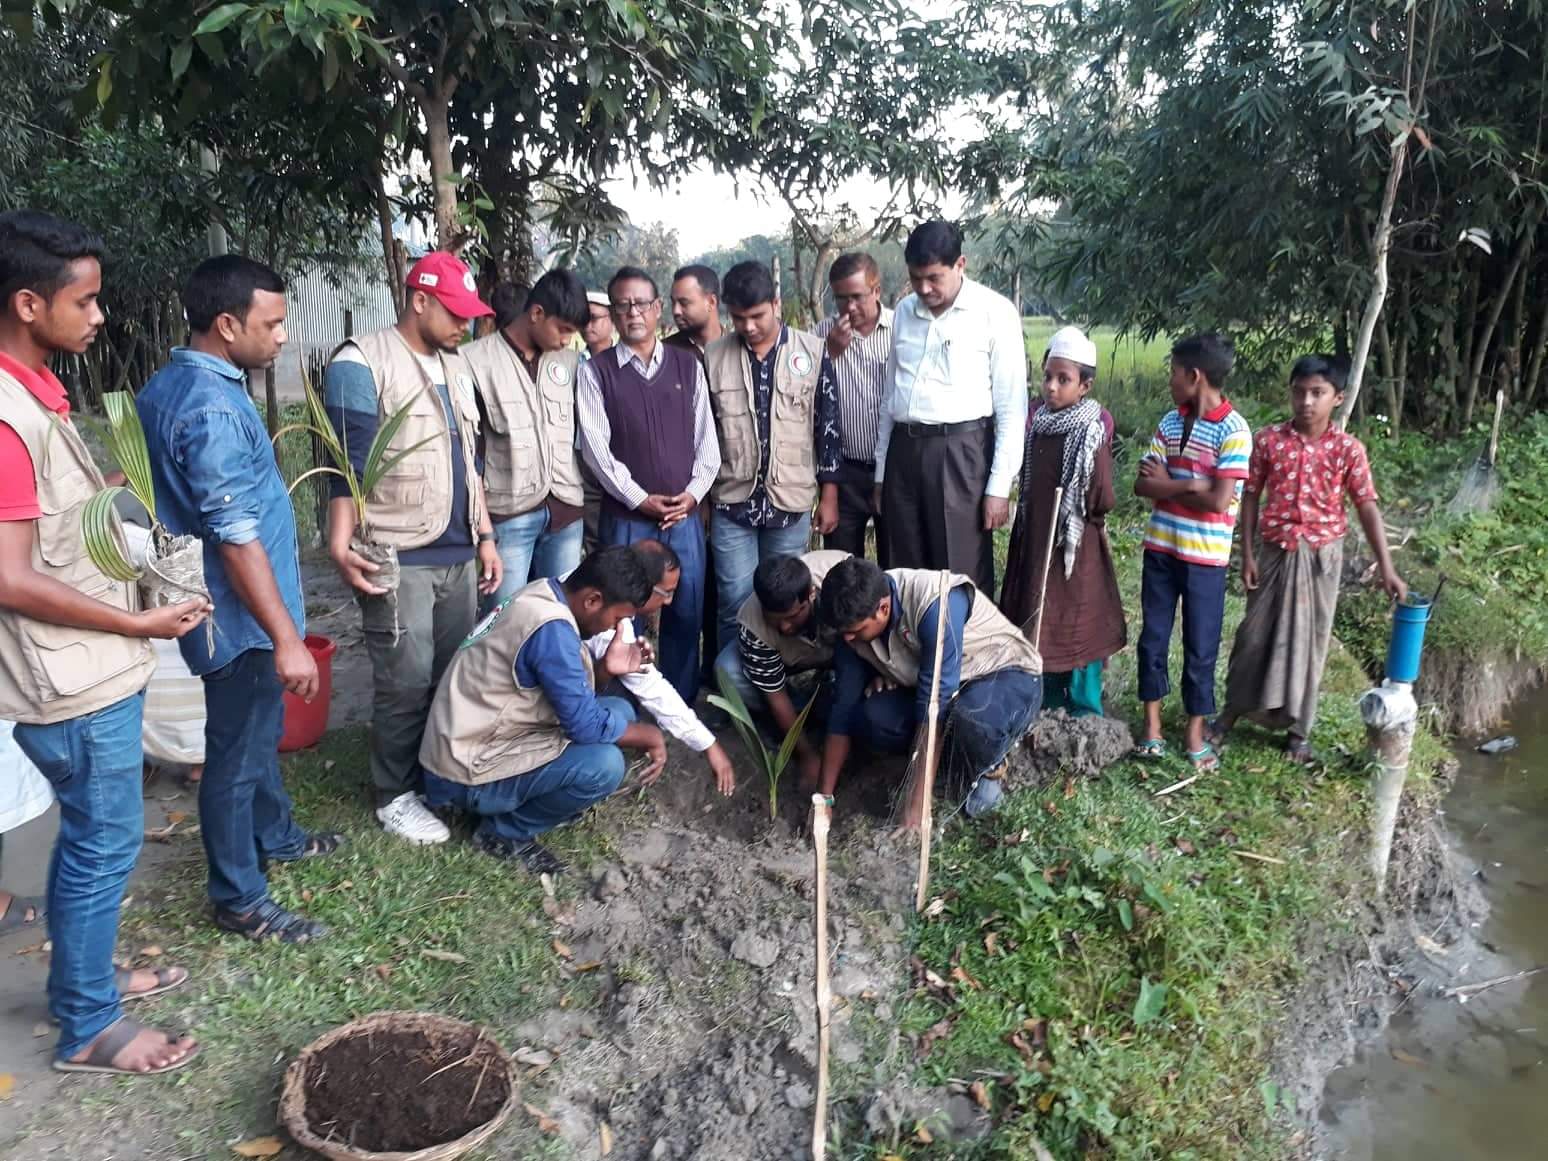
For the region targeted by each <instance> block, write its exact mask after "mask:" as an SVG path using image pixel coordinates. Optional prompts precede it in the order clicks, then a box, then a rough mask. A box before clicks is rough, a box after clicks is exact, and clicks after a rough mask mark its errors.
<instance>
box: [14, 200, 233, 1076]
mask: <svg viewBox="0 0 1548 1161" xmlns="http://www.w3.org/2000/svg"><path fill="white" fill-rule="evenodd" d="M101 254H102V243H101V241H100V240H99V239H98V238H97V237H96V236H95V235H93V234H90V233H88V232H87V231H86V230H84V229H82V228H81V227H80V226H76V225H73V224H71V223H69V222H63V221H60V220H59V219H58V218H55V217H53V216H52V215H50V214H44V213H38V212H36V211H32V210H16V211H12V212H10V213H5V214H0V717H5V718H8V719H10V720H12V721H14V722H16V723H17V725H16V733H15V737H16V743H17V745H18V746H20V747H21V749H22V752H23V753H25V754H26V755H27V757H28V758H29V759H30V760H31V761H32V763H33V764H34V765H35V766H37V768H38V769H39V770H40V771H41V772H42V774H43V776H44V777H45V778H47V779H48V781H49V782H50V784H52V786H53V788H54V794H55V796H56V797H57V798H58V801H59V835H58V837H57V838H56V839H55V842H54V855H53V859H52V861H51V862H50V864H49V871H48V931H49V937H50V938H51V939H52V941H53V951H52V954H51V956H50V959H49V968H48V1008H49V1013H50V1014H51V1015H52V1016H53V1018H54V1019H55V1020H57V1021H58V1022H59V1041H58V1043H57V1045H56V1046H55V1048H54V1067H55V1068H56V1069H59V1070H60V1071H64V1072H114V1073H124V1074H129V1075H138V1074H143V1073H155V1072H168V1071H170V1070H172V1069H174V1068H181V1067H182V1066H183V1065H185V1064H187V1063H188V1062H189V1061H190V1060H192V1059H193V1058H194V1056H195V1055H196V1054H197V1053H198V1051H199V1045H198V1042H197V1041H195V1040H194V1039H193V1038H192V1037H190V1036H178V1037H175V1038H174V1037H172V1036H169V1035H168V1034H166V1033H165V1032H161V1031H158V1030H157V1029H154V1028H149V1027H146V1026H145V1025H143V1024H140V1023H139V1022H138V1021H136V1020H133V1019H130V1018H129V1017H127V1016H125V1015H124V1011H123V1004H122V1000H123V999H124V998H126V997H127V998H131V999H133V998H137V997H141V996H147V995H152V994H155V993H156V992H160V991H166V990H168V989H170V988H174V987H176V986H177V985H178V984H181V983H183V982H184V981H185V980H187V979H188V973H187V972H186V971H185V970H184V969H182V968H176V967H167V968H162V969H160V970H158V971H130V970H128V969H127V968H118V967H115V966H114V964H113V946H114V944H115V943H116V941H117V938H118V912H119V905H120V904H121V903H122V901H123V897H124V885H125V884H126V883H127V882H128V880H129V872H130V871H131V870H132V869H133V868H134V863H135V859H136V857H137V856H138V855H139V853H140V844H141V842H142V841H143V838H144V833H145V804H144V791H143V789H142V785H141V778H142V773H141V767H142V765H143V762H144V757H143V754H142V752H141V748H140V737H141V716H142V711H143V709H144V704H145V685H146V683H147V682H148V681H149V680H150V675H151V671H152V670H153V669H154V668H155V665H156V660H155V654H154V653H152V651H151V649H150V647H149V646H148V645H147V644H146V643H145V640H144V638H149V637H159V638H174V637H181V636H184V635H185V634H187V633H190V632H192V631H193V630H194V629H195V628H197V627H198V626H199V625H200V624H202V623H203V621H204V618H205V615H206V614H207V613H208V612H209V605H208V604H207V603H206V602H205V601H203V600H202V599H199V600H191V601H186V602H184V603H182V604H179V605H171V606H166V607H163V608H156V609H146V610H144V611H141V610H140V608H139V599H138V594H137V593H136V591H135V588H134V586H133V585H126V584H120V583H117V582H115V581H113V580H111V579H109V578H108V577H107V575H106V574H104V573H103V572H102V571H101V570H100V569H98V568H97V566H96V565H95V564H94V563H93V562H92V560H91V557H90V556H88V555H87V552H86V543H85V540H84V538H83V536H82V532H81V509H82V508H83V507H85V504H86V501H87V500H89V499H90V498H91V497H92V496H93V495H95V494H96V493H97V492H99V491H101V490H102V489H103V488H104V487H105V486H106V481H105V480H104V478H103V476H102V473H101V472H100V471H99V470H98V468H97V465H96V464H95V463H94V462H93V460H92V458H91V453H90V452H89V451H88V450H87V449H86V444H85V443H84V441H82V439H81V437H80V435H79V434H78V433H77V431H76V429H75V425H74V424H73V423H72V422H71V420H70V403H69V396H68V394H67V393H66V391H65V387H64V384H62V383H61V382H60V381H59V380H58V379H57V378H56V377H55V376H54V374H53V372H51V371H50V370H49V369H48V362H49V360H50V359H51V358H53V357H54V356H56V355H60V354H77V355H78V354H81V353H83V352H84V351H85V350H86V349H87V348H88V347H90V346H91V344H92V341H93V340H94V339H95V338H96V337H97V332H98V331H99V330H100V329H101V327H102V324H103V321H104V319H103V314H102V308H101V307H100V306H99V305H98V302H97V297H98V295H99V294H100V293H101V290H102V268H101V265H100V263H99V258H100V256H101Z"/></svg>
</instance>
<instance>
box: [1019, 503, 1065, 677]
mask: <svg viewBox="0 0 1548 1161" xmlns="http://www.w3.org/2000/svg"><path fill="white" fill-rule="evenodd" d="M1063 503H1064V489H1063V488H1055V489H1054V495H1053V519H1052V520H1050V521H1049V522H1048V544H1047V546H1046V547H1045V548H1044V549H1043V570H1042V573H1041V575H1040V576H1039V577H1038V579H1037V612H1035V613H1033V614H1032V628H1031V630H1030V631H1029V632H1028V633H1027V640H1029V641H1031V642H1032V648H1034V649H1036V648H1037V641H1038V638H1039V637H1041V636H1042V634H1043V598H1044V597H1046V596H1047V595H1048V570H1049V569H1050V568H1052V567H1053V550H1054V541H1055V540H1057V539H1058V536H1059V505H1061V504H1063Z"/></svg>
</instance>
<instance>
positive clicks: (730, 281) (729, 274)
mask: <svg viewBox="0 0 1548 1161" xmlns="http://www.w3.org/2000/svg"><path fill="white" fill-rule="evenodd" d="M721 292H722V293H721V299H722V301H724V302H725V304H726V306H727V307H728V308H729V309H731V310H751V309H752V308H753V307H755V306H762V305H763V304H764V303H766V302H777V301H778V300H779V291H778V290H777V289H775V286H774V274H773V272H772V271H771V270H770V269H769V268H768V267H767V266H765V265H764V264H763V263H762V262H738V263H737V264H736V265H735V266H733V267H731V269H730V270H727V271H726V277H725V281H724V282H723V283H722V284H721Z"/></svg>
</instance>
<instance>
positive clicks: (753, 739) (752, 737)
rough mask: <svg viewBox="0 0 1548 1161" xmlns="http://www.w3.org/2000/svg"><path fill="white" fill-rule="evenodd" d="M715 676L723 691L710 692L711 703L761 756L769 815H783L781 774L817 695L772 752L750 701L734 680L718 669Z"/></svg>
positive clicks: (807, 704) (791, 755) (759, 756)
mask: <svg viewBox="0 0 1548 1161" xmlns="http://www.w3.org/2000/svg"><path fill="white" fill-rule="evenodd" d="M715 676H716V679H717V680H718V681H719V683H720V694H719V695H716V694H713V693H712V694H710V698H709V700H710V704H711V705H714V706H719V707H720V708H721V709H723V710H725V712H726V713H728V714H730V715H731V720H732V721H733V722H735V723H736V730H737V733H739V734H741V735H742V740H743V741H744V742H746V743H747V749H748V750H749V751H750V752H751V753H752V754H753V756H754V757H755V758H757V759H758V764H759V765H760V766H761V767H762V768H763V772H764V774H765V775H766V776H767V777H768V780H769V818H771V819H773V818H776V817H778V814H779V779H780V776H781V775H783V774H784V772H785V768H786V767H787V766H789V765H790V759H791V758H792V757H794V756H795V748H796V743H797V742H799V741H800V740H801V731H802V730H803V729H804V728H805V726H806V715H807V714H809V713H811V712H812V706H814V705H815V704H817V698H816V697H815V696H814V697H812V699H811V700H810V701H808V702H807V703H806V704H805V705H804V706H802V707H801V712H800V713H798V714H797V715H796V719H795V721H793V722H791V723H790V729H789V730H788V731H787V732H786V734H785V740H784V741H783V742H781V743H780V745H779V749H778V750H777V751H772V752H771V751H770V750H769V748H768V746H766V745H764V742H763V735H762V734H760V733H759V732H758V726H757V724H756V723H755V722H754V721H753V717H752V713H751V712H750V711H749V710H748V709H747V703H746V702H744V701H743V700H742V695H741V694H740V693H738V692H737V689H736V686H735V685H734V684H732V682H731V679H730V678H728V677H727V676H726V675H725V674H724V673H722V672H720V671H719V670H718V669H717V670H716V671H715Z"/></svg>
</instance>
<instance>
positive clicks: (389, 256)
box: [371, 154, 408, 314]
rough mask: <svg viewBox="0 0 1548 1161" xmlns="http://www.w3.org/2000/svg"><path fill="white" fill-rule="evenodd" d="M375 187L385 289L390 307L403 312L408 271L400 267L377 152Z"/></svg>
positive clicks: (399, 258)
mask: <svg viewBox="0 0 1548 1161" xmlns="http://www.w3.org/2000/svg"><path fill="white" fill-rule="evenodd" d="M373 168H374V170H375V172H374V173H373V174H372V175H371V176H372V177H373V178H374V184H375V187H376V190H375V192H376V226H377V229H378V230H379V231H380V233H381V239H382V262H383V264H384V265H385V266H386V268H387V289H388V290H389V291H390V292H391V294H392V309H393V313H394V314H402V313H403V300H404V298H405V297H406V295H405V291H406V289H407V288H406V287H405V286H404V281H405V280H406V279H407V277H408V272H407V271H405V270H404V269H403V267H402V261H401V258H402V255H401V251H400V250H399V249H398V240H397V238H395V237H394V236H393V233H392V201H391V199H389V198H388V197H387V175H386V173H385V171H384V170H383V168H382V159H381V155H380V154H378V155H377V157H376V160H375V161H374V162H373Z"/></svg>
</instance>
